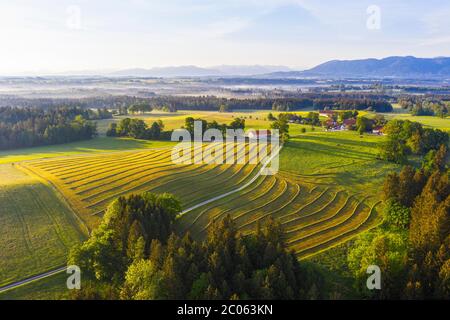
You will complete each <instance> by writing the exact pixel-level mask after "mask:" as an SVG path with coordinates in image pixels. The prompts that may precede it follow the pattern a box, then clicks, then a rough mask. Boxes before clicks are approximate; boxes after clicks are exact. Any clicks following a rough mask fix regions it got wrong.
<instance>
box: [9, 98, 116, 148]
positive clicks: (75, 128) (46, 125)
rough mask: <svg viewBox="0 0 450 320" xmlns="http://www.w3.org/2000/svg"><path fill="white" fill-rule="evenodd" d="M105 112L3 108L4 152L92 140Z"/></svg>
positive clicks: (61, 108) (77, 109) (65, 108)
mask: <svg viewBox="0 0 450 320" xmlns="http://www.w3.org/2000/svg"><path fill="white" fill-rule="evenodd" d="M104 116H105V117H109V116H110V113H105V111H104V110H99V111H97V112H94V111H92V110H86V109H81V108H68V107H60V108H51V109H47V110H43V109H38V108H12V107H5V108H0V149H3V150H4V149H15V148H25V147H34V146H41V145H50V144H60V143H67V142H72V141H78V140H85V139H91V138H92V137H94V136H96V135H97V127H96V124H95V123H93V122H91V121H89V120H90V119H98V118H100V117H104Z"/></svg>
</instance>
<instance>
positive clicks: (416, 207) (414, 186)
mask: <svg viewBox="0 0 450 320" xmlns="http://www.w3.org/2000/svg"><path fill="white" fill-rule="evenodd" d="M383 194H384V199H385V200H386V207H385V210H384V222H383V224H382V226H381V227H380V228H377V229H376V230H375V231H370V232H367V233H365V234H364V235H362V236H360V237H359V239H358V240H357V241H356V242H355V244H354V246H353V247H352V249H351V250H350V252H349V255H348V264H349V267H350V270H351V271H352V272H353V274H354V276H355V279H356V281H355V286H356V288H357V290H358V292H359V294H360V295H361V297H366V298H375V299H448V298H449V297H450V184H449V171H448V152H447V147H446V145H441V147H440V148H439V149H438V151H436V152H434V153H433V157H431V158H428V159H424V160H423V163H422V166H421V167H420V168H418V169H415V168H413V167H411V166H404V167H403V169H402V170H401V171H400V173H396V172H393V173H391V174H389V175H388V176H387V177H386V179H385V182H384V186H383ZM368 265H377V266H379V267H380V270H381V290H373V291H370V292H369V290H367V288H366V286H365V285H366V283H365V282H366V279H367V273H366V268H367V266H368Z"/></svg>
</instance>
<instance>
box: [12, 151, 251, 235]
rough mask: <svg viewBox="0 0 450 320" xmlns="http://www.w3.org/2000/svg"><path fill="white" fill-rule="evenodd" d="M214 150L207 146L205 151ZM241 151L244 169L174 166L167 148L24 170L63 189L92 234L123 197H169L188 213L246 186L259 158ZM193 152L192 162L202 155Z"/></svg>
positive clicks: (41, 163) (43, 163)
mask: <svg viewBox="0 0 450 320" xmlns="http://www.w3.org/2000/svg"><path fill="white" fill-rule="evenodd" d="M212 147H213V146H212V145H204V146H203V151H204V152H206V151H207V150H209V149H210V148H212ZM239 148H241V149H244V148H245V150H243V151H244V152H245V154H246V157H247V161H246V163H244V164H235V165H232V164H206V163H202V164H177V163H174V162H172V160H171V153H172V149H171V148H162V149H160V150H145V151H142V150H141V151H130V152H121V153H110V154H103V155H92V156H74V157H71V158H63V159H60V158H55V159H48V160H35V161H28V162H23V163H21V164H20V166H19V168H20V169H21V170H22V171H24V172H26V173H28V174H30V175H32V176H35V177H38V178H40V179H44V180H45V181H48V182H49V183H50V184H51V185H53V186H54V187H55V188H57V189H58V190H59V191H60V192H61V193H62V194H63V196H64V198H65V199H66V201H67V202H68V203H69V204H70V205H71V207H72V208H73V209H74V210H75V211H76V212H77V213H78V214H79V216H80V218H81V219H82V220H83V222H84V223H86V225H87V226H88V228H89V229H92V228H94V227H95V226H96V225H97V224H98V223H99V221H100V219H101V217H102V214H103V212H104V210H105V208H106V207H107V206H108V204H109V203H110V202H111V201H112V200H114V199H115V198H117V197H118V196H121V195H126V194H130V193H139V192H143V191H151V192H155V193H164V192H169V193H173V194H175V195H176V196H177V197H178V198H179V199H180V200H181V201H182V204H183V206H184V207H185V208H187V207H190V206H192V205H194V204H196V203H199V202H201V201H203V200H207V199H210V198H212V197H214V196H216V195H220V194H223V193H225V192H227V191H230V190H232V189H234V188H236V186H237V185H241V184H244V183H245V182H246V181H249V180H250V179H251V178H252V177H253V176H254V175H255V174H256V173H257V169H256V168H257V165H256V164H251V163H249V161H248V160H249V159H250V157H254V156H255V154H254V150H253V149H254V148H253V147H252V149H250V147H249V146H248V145H247V146H244V147H239ZM193 151H194V152H193V153H192V156H194V155H195V154H198V153H199V152H200V151H201V150H199V149H198V148H197V149H194V150H193ZM235 151H236V152H240V150H237V148H236V150H235ZM256 154H258V153H256Z"/></svg>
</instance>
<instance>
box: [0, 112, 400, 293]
mask: <svg viewBox="0 0 450 320" xmlns="http://www.w3.org/2000/svg"><path fill="white" fill-rule="evenodd" d="M264 114H266V115H267V114H268V112H266V113H263V112H242V113H238V114H236V113H234V116H244V115H245V117H246V127H247V128H268V127H269V125H270V122H269V121H267V120H265V118H264ZM274 114H276V113H274ZM232 115H233V114H231V113H217V112H215V113H211V112H209V113H208V112H205V113H204V112H199V113H195V114H192V113H189V114H187V113H186V114H185V113H182V114H178V113H176V114H166V115H164V116H165V117H172V118H171V119H172V122H170V121H167V120H165V119H162V120H163V121H164V122H165V124H166V129H168V128H179V127H180V126H182V125H183V124H184V119H185V117H186V116H193V117H194V118H196V117H198V118H202V119H206V120H208V121H212V120H216V121H218V122H220V123H229V122H231V121H232ZM208 116H209V117H208ZM250 116H251V118H250ZM143 117H144V118H145V119H146V121H148V122H151V121H154V120H156V119H158V118H159V117H161V115H160V114H153V113H152V114H149V115H145V116H143ZM303 127H304V128H305V129H306V130H307V131H306V133H301V128H303ZM290 134H291V136H292V138H291V139H290V140H289V142H287V143H286V144H285V145H284V148H283V150H282V151H281V155H280V171H279V173H278V174H277V175H275V176H260V177H259V178H257V179H256V180H255V181H254V182H253V183H252V184H251V185H249V186H248V187H247V188H245V189H243V190H241V191H239V192H237V193H234V194H232V195H230V196H228V197H225V198H222V199H220V200H217V201H215V202H212V203H209V204H207V205H204V206H202V207H199V208H197V209H195V210H192V211H190V212H187V213H186V214H184V215H182V216H180V217H179V219H178V220H177V223H176V225H177V229H178V231H179V232H180V234H181V233H184V232H186V231H189V232H190V233H191V234H192V236H194V237H196V238H202V237H204V235H205V233H206V230H207V228H208V226H209V225H210V224H211V222H212V221H214V220H217V219H221V218H223V217H224V216H225V215H227V214H230V215H231V216H232V218H233V219H234V220H235V222H236V224H237V226H238V228H239V230H240V231H241V232H242V233H243V234H248V233H252V232H255V230H256V228H257V226H258V225H259V224H263V223H264V222H265V221H266V219H268V218H269V216H271V217H273V218H274V219H276V220H278V221H279V222H280V223H281V224H282V225H283V226H284V228H285V231H286V242H287V244H288V246H289V247H290V248H291V249H293V250H294V251H295V252H296V254H297V255H298V257H299V258H302V259H303V258H307V257H310V256H312V255H315V254H317V253H319V252H322V251H324V250H327V249H329V248H331V247H334V246H336V245H338V244H340V243H342V242H345V241H347V240H348V239H351V238H352V237H354V236H355V235H357V234H359V233H361V232H363V231H364V230H367V229H370V228H372V227H374V226H376V225H377V224H378V223H379V222H380V221H381V214H380V212H381V210H382V208H383V204H382V203H380V191H381V190H380V189H381V188H380V186H381V185H382V182H383V180H384V177H385V175H386V173H387V172H389V171H391V170H396V169H398V167H397V166H396V165H393V164H391V163H387V162H383V161H379V160H377V159H376V154H377V146H378V144H379V142H381V141H383V139H385V137H382V136H375V135H364V136H362V137H360V136H359V135H358V134H356V133H355V132H350V131H349V132H346V131H339V132H325V131H322V129H321V128H316V129H315V130H314V131H313V130H311V127H310V126H302V125H297V124H290ZM173 145H174V143H172V142H162V141H157V142H155V141H145V140H134V139H128V138H106V137H99V138H96V139H93V140H90V141H82V142H76V143H70V144H65V145H59V146H48V147H38V148H30V149H22V150H14V151H8V152H1V153H0V163H3V164H2V165H0V176H1V177H2V179H1V180H0V197H2V203H7V206H2V208H0V213H1V214H0V219H1V222H2V225H1V226H0V228H2V231H3V233H4V234H5V235H6V236H5V237H2V239H1V244H0V246H1V247H2V248H6V249H5V250H3V252H2V253H1V255H2V256H1V261H0V266H1V269H2V271H3V270H6V272H5V273H3V272H2V278H1V279H0V285H2V284H7V283H10V282H13V281H16V280H20V279H23V278H25V277H28V276H30V275H33V274H36V273H40V272H44V271H46V270H49V269H52V268H55V267H58V266H60V265H62V264H64V262H65V257H66V255H67V252H68V249H69V247H70V245H71V244H73V243H77V242H79V241H81V240H82V239H83V238H84V234H86V232H87V231H86V230H87V229H88V230H92V229H93V228H95V226H96V225H98V223H99V221H100V219H101V217H102V214H103V212H104V210H105V208H106V207H107V205H108V204H109V203H110V202H111V201H112V200H113V199H115V198H116V197H118V196H121V195H126V194H130V193H139V192H143V191H152V192H157V193H163V192H169V193H173V194H175V195H176V196H177V197H178V198H179V199H180V200H181V202H182V204H183V207H184V208H189V207H191V206H193V205H195V204H198V203H200V202H202V201H204V200H208V199H211V198H213V197H215V196H218V195H221V194H224V193H226V192H228V191H231V190H235V189H237V188H238V187H240V186H242V185H244V184H245V183H247V182H248V181H250V180H252V179H253V177H255V175H256V174H257V172H258V171H259V169H258V168H259V166H258V165H255V164H249V163H245V164H233V165H231V164H174V163H173V162H172V161H171V146H173ZM204 148H209V146H204ZM197 151H198V150H197ZM197 151H196V150H194V152H197ZM235 151H237V150H235ZM245 153H246V155H247V156H248V157H249V153H250V150H249V147H248V146H246V150H245ZM55 189H57V190H58V192H55ZM66 204H67V205H66ZM71 210H73V212H72V211H71ZM74 213H76V216H75V215H74ZM53 278H57V276H54V277H50V278H49V279H46V280H41V281H42V283H47V282H48V284H49V285H51V284H52V283H53V282H52V281H56V280H52V279H53ZM41 281H39V282H41ZM26 287H29V288H34V287H36V288H38V287H39V285H38V284H30V285H27V286H26ZM22 289H23V288H18V289H16V290H13V291H12V293H11V294H12V296H14V292H18V293H17V294H19V293H20V292H21V290H22ZM25 291H26V292H28V291H27V290H25ZM32 291H33V290H31V292H30V293H29V294H31V295H30V297H33V293H32ZM3 296H5V295H3ZM0 298H2V296H1V295H0Z"/></svg>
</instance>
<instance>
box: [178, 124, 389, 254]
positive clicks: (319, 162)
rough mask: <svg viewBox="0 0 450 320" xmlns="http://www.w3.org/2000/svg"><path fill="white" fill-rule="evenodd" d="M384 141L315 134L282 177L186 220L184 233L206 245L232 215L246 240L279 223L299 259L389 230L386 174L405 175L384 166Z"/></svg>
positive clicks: (294, 148) (290, 158)
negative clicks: (216, 224) (385, 224)
mask: <svg viewBox="0 0 450 320" xmlns="http://www.w3.org/2000/svg"><path fill="white" fill-rule="evenodd" d="M382 139H383V137H380V136H372V135H370V136H363V137H362V138H361V137H360V136H359V135H358V134H356V133H355V132H314V133H312V132H310V133H307V134H304V135H302V136H299V137H295V138H293V139H291V140H290V141H289V142H288V143H286V145H285V146H284V148H283V150H282V152H281V156H280V171H279V173H278V174H277V175H275V176H261V177H260V178H258V179H257V180H256V181H255V182H254V183H253V184H252V185H251V186H249V187H248V188H246V189H244V190H242V191H240V192H239V193H236V194H233V195H230V196H228V197H226V198H223V199H220V200H219V201H216V202H214V203H211V204H208V205H206V206H204V207H201V208H197V209H195V210H192V211H190V212H187V213H186V214H184V215H183V216H181V217H180V218H179V219H178V228H179V230H180V233H183V232H186V231H189V232H191V234H192V236H193V237H194V238H201V237H203V236H204V235H205V234H206V232H207V228H208V226H209V225H210V224H211V222H212V221H215V220H217V219H221V218H223V217H225V216H226V215H230V216H231V217H232V218H233V219H234V221H235V223H236V224H237V226H238V228H239V230H240V231H241V232H242V233H243V234H248V233H251V232H255V230H256V228H257V225H258V224H260V225H263V224H264V222H265V221H266V220H267V219H268V218H269V217H272V218H274V219H276V220H278V221H279V222H280V223H281V225H282V226H283V227H284V230H285V232H286V242H287V245H288V246H289V248H291V249H292V250H294V251H295V252H296V254H297V255H298V257H299V258H306V257H309V256H312V255H314V254H316V253H319V252H321V251H324V250H327V249H329V248H331V247H333V246H336V245H338V244H340V243H342V242H345V241H346V240H348V239H350V238H352V237H354V236H356V235H357V234H359V233H361V232H363V231H364V230H367V229H369V228H372V227H375V226H376V225H378V224H379V223H380V222H381V219H382V217H381V214H380V212H381V210H382V206H383V204H382V203H381V202H380V200H379V199H380V192H381V190H380V189H381V188H380V185H382V183H383V180H384V177H385V174H386V173H387V172H389V171H391V170H395V169H396V168H397V167H396V166H395V165H393V164H390V163H387V162H383V161H379V160H377V159H376V154H377V145H378V143H379V142H380V141H381V140H382Z"/></svg>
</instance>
